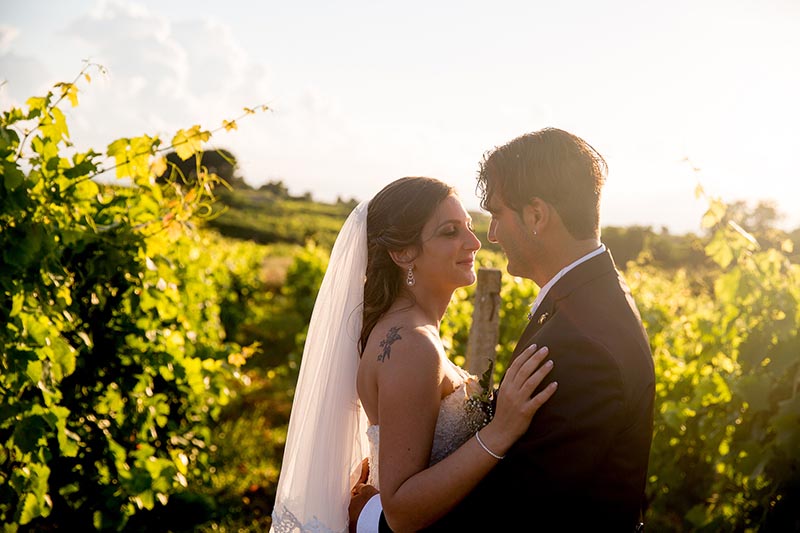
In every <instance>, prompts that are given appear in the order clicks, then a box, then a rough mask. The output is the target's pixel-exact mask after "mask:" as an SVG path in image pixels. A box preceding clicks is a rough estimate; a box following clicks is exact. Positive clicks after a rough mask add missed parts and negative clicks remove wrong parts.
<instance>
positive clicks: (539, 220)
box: [522, 197, 552, 234]
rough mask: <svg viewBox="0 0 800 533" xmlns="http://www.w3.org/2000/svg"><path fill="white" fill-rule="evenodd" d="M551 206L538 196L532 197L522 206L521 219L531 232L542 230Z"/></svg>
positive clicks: (548, 218)
mask: <svg viewBox="0 0 800 533" xmlns="http://www.w3.org/2000/svg"><path fill="white" fill-rule="evenodd" d="M551 210H552V207H551V206H550V204H548V203H547V202H545V201H544V200H542V199H541V198H538V197H533V198H531V200H530V201H529V202H528V203H527V204H525V205H524V206H523V207H522V221H523V222H524V223H525V227H526V228H528V231H530V232H531V233H534V232H536V233H537V234H538V233H539V232H540V231H543V230H544V228H545V227H546V226H547V224H548V222H549V221H550V216H551V214H552V213H551Z"/></svg>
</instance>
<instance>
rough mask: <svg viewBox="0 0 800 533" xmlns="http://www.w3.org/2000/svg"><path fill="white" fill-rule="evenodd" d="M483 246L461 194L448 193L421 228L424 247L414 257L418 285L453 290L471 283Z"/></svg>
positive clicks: (473, 281) (473, 279)
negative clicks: (477, 258)
mask: <svg viewBox="0 0 800 533" xmlns="http://www.w3.org/2000/svg"><path fill="white" fill-rule="evenodd" d="M480 247H481V242H480V241H479V240H478V238H477V237H476V236H475V233H473V231H472V217H470V216H469V213H467V210H466V209H464V206H463V205H462V204H461V201H460V200H459V199H458V197H456V196H453V195H451V196H448V197H447V198H445V199H444V200H443V201H442V203H440V204H439V206H438V207H437V208H436V210H435V211H434V212H433V215H432V216H431V218H430V219H429V220H428V221H427V222H426V223H425V226H424V227H423V228H422V250H421V251H420V253H419V255H418V256H417V257H416V258H415V260H414V277H415V278H416V279H417V286H420V285H422V286H423V287H429V288H431V289H434V290H436V289H444V290H454V289H456V288H458V287H463V286H466V285H472V284H473V283H475V279H476V278H475V252H477V251H478V250H479V249H480Z"/></svg>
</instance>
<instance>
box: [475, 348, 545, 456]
mask: <svg viewBox="0 0 800 533" xmlns="http://www.w3.org/2000/svg"><path fill="white" fill-rule="evenodd" d="M547 354H548V349H547V347H542V348H539V349H538V350H537V346H536V345H535V344H534V345H531V346H529V347H528V348H526V349H525V350H523V351H522V352H521V353H520V354H519V355H518V356H517V358H516V359H514V362H513V363H511V366H509V367H508V370H506V374H505V377H504V378H503V382H502V383H501V385H500V390H499V392H498V397H497V405H496V406H495V415H494V418H493V419H492V421H491V422H490V423H489V424H488V425H487V426H486V427H485V428H483V429H482V430H481V438H482V439H483V441H484V442H485V443H486V444H487V445H489V447H490V449H493V450H496V453H498V454H500V455H504V454H505V452H506V451H507V450H508V448H510V447H511V445H512V444H514V442H516V440H517V439H518V438H519V437H521V436H522V435H523V434H524V433H525V431H527V430H528V426H530V423H531V419H532V418H533V415H535V414H536V411H538V410H539V408H540V407H541V406H542V405H544V403H545V402H546V401H547V400H549V399H550V397H551V396H552V395H553V393H555V392H556V388H557V387H558V384H557V383H556V382H555V381H554V382H552V383H550V384H549V385H547V387H545V388H544V389H543V390H542V391H541V392H539V393H538V394H536V395H535V396H533V392H534V391H535V390H536V388H537V387H538V386H539V384H540V383H541V382H542V380H544V378H545V376H547V374H548V373H549V372H550V370H552V368H553V360H552V359H549V360H548V361H547V362H546V363H544V364H542V361H543V360H544V359H545V357H547ZM490 443H491V444H493V445H494V446H495V448H492V447H491V445H490Z"/></svg>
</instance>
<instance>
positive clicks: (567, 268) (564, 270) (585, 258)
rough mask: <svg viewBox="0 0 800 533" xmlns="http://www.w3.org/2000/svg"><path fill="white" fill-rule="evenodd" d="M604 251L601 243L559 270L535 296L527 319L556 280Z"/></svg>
mask: <svg viewBox="0 0 800 533" xmlns="http://www.w3.org/2000/svg"><path fill="white" fill-rule="evenodd" d="M605 251H606V245H605V244H602V243H601V244H600V246H599V247H598V248H597V249H596V250H592V251H591V252H589V253H588V254H586V255H584V256H583V257H581V258H580V259H578V260H576V261H573V262H572V263H570V264H568V265H567V266H565V267H564V268H562V269H561V270H559V271H558V274H556V275H555V276H553V278H552V279H551V280H550V281H548V282H547V284H545V286H544V287H542V290H540V291H539V294H537V295H536V299H535V300H534V301H533V305H531V312H530V313H529V314H528V318H532V317H533V315H534V313H536V310H537V309H538V308H539V306H540V305H541V303H542V301H543V300H544V297H545V296H547V293H548V292H550V289H551V288H553V285H555V284H556V282H557V281H558V280H560V279H561V278H563V277H564V275H566V273H567V272H569V271H570V270H572V269H573V268H575V267H576V266H578V265H580V264H581V263H585V262H586V261H588V260H589V259H591V258H593V257H596V256H598V255H600V254H602V253H603V252H605Z"/></svg>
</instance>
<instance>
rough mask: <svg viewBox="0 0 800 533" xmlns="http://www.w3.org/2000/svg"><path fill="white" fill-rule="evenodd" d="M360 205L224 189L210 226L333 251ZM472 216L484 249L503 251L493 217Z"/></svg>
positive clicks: (232, 233) (240, 235)
mask: <svg viewBox="0 0 800 533" xmlns="http://www.w3.org/2000/svg"><path fill="white" fill-rule="evenodd" d="M356 205H358V202H357V201H356V200H350V201H346V202H337V203H332V204H329V203H323V202H317V201H314V200H313V199H310V198H309V195H306V196H305V197H301V198H298V197H291V196H288V195H281V194H275V193H274V192H272V191H267V190H248V189H234V190H232V191H229V190H227V189H223V190H218V191H217V201H216V202H215V204H214V210H213V212H214V215H213V216H212V217H211V219H210V220H209V221H208V222H207V226H208V227H210V228H212V229H214V230H216V231H218V232H219V233H220V234H222V235H225V236H227V237H232V238H235V239H243V240H251V241H255V242H257V243H260V244H271V243H279V242H285V243H290V244H301V245H302V244H304V243H305V242H306V241H307V240H313V241H314V242H316V243H317V244H319V245H320V246H324V247H326V248H330V247H332V246H333V242H334V240H335V239H336V235H337V234H338V233H339V230H340V229H341V227H342V224H344V221H345V219H346V218H347V215H348V214H350V211H352V210H353V208H354V207H355V206H356ZM470 214H471V215H472V217H473V224H474V225H475V231H476V233H478V237H479V238H480V239H481V242H482V243H483V246H485V247H486V246H488V247H489V248H490V249H495V250H499V248H497V246H496V245H492V244H490V243H489V242H488V241H486V232H487V231H488V229H489V218H488V217H487V216H486V215H485V214H484V213H480V212H477V213H470Z"/></svg>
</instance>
